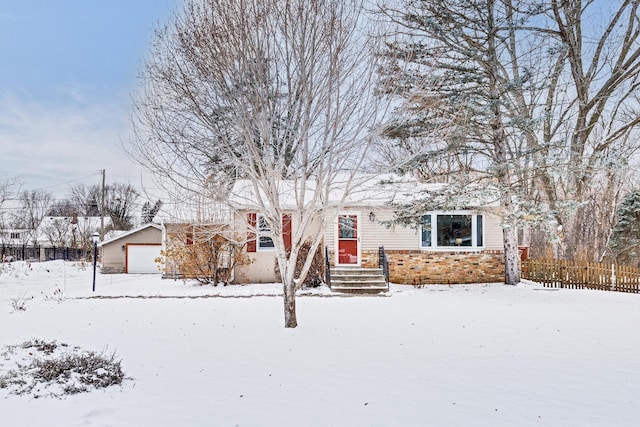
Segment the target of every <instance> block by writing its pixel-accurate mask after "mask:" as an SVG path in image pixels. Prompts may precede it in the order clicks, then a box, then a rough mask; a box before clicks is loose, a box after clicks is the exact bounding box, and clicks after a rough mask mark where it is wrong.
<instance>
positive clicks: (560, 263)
mask: <svg viewBox="0 0 640 427" xmlns="http://www.w3.org/2000/svg"><path fill="white" fill-rule="evenodd" d="M521 271H522V278H523V279H528V280H531V281H534V282H538V283H542V284H543V286H545V287H547V288H568V289H599V290H603V291H617V292H633V293H639V292H640V280H639V278H640V270H639V269H638V268H636V267H629V266H623V265H615V264H604V263H597V262H582V261H565V260H548V259H528V260H525V261H522V269H521Z"/></svg>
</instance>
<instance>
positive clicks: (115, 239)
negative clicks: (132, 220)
mask: <svg viewBox="0 0 640 427" xmlns="http://www.w3.org/2000/svg"><path fill="white" fill-rule="evenodd" d="M147 228H155V229H156V230H159V231H162V227H161V226H160V225H159V224H155V223H153V222H150V223H148V224H144V225H141V226H140V227H137V228H134V229H132V230H129V231H125V232H124V233H122V234H118V235H117V236H114V237H112V238H110V239H107V240H104V241H102V242H100V243H98V246H104V245H108V244H109V243H113V242H116V241H118V240H120V239H123V238H125V237H127V236H131V235H132V234H136V233H139V232H141V231H143V230H146V229H147Z"/></svg>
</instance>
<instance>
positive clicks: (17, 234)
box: [11, 231, 20, 239]
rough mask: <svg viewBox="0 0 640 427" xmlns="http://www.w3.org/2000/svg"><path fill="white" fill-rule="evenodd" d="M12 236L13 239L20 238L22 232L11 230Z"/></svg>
mask: <svg viewBox="0 0 640 427" xmlns="http://www.w3.org/2000/svg"><path fill="white" fill-rule="evenodd" d="M11 238H12V239H19V238H20V233H17V232H15V231H12V232H11Z"/></svg>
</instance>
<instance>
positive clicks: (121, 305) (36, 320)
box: [0, 261, 640, 426]
mask: <svg viewBox="0 0 640 427" xmlns="http://www.w3.org/2000/svg"><path fill="white" fill-rule="evenodd" d="M3 268H4V269H3V270H2V273H0V303H1V304H0V328H1V329H0V330H1V333H0V351H1V349H2V348H3V347H6V346H11V345H16V344H20V343H22V342H24V341H27V340H30V339H33V338H37V339H43V340H57V341H58V342H64V343H67V344H69V345H70V346H79V347H81V348H82V349H83V350H87V351H97V352H104V353H105V354H109V355H110V354H113V352H115V353H116V355H117V357H118V358H120V359H121V361H122V369H123V370H124V373H125V375H126V376H127V377H130V379H129V380H127V381H125V382H124V384H123V385H122V386H112V387H109V388H106V389H100V390H96V391H91V392H89V393H80V394H74V395H70V396H66V397H64V398H62V399H56V398H51V397H41V398H38V399H35V398H33V397H29V396H15V395H10V394H8V393H7V391H6V389H0V425H3V426H22V425H25V426H27V425H28V426H58V425H60V426H144V425H149V426H151V425H153V426H200V425H202V426H204V425H207V426H209V425H211V426H236V425H238V426H271V425H273V426H424V425H434V426H457V425H459V426H471V425H473V426H529V425H534V426H537V425H540V426H612V425H620V426H632V425H637V422H638V419H639V417H640V339H639V338H638V331H637V330H636V329H637V327H638V326H637V325H640V295H632V294H620V293H609V292H597V291H586V290H547V289H544V288H541V287H540V286H537V285H534V284H522V285H520V286H516V287H507V286H504V285H497V284H496V285H469V286H453V287H449V286H428V287H425V288H423V289H414V288H413V287H410V286H392V288H391V292H389V294H388V295H386V296H382V297H348V298H341V297H331V296H330V295H329V293H328V290H326V289H321V290H319V291H313V292H309V294H310V295H305V296H300V298H298V300H297V303H298V321H299V324H300V326H299V327H298V328H296V329H294V330H289V329H285V328H284V327H283V313H282V300H281V298H280V297H278V296H277V295H278V294H279V293H280V289H279V286H278V285H251V286H237V287H223V288H221V287H217V288H214V287H200V286H193V285H189V284H184V283H182V282H181V281H171V280H161V279H159V278H157V277H153V276H135V275H130V276H127V275H116V276H107V275H98V278H97V283H96V288H97V289H96V292H95V296H101V297H110V298H87V297H92V296H94V294H93V293H92V292H91V273H92V272H91V266H86V267H85V268H84V269H82V268H78V266H77V265H76V264H72V263H64V262H61V261H57V262H48V263H41V264H32V265H31V267H27V266H26V265H24V264H21V263H14V264H13V265H12V266H11V267H10V268H8V267H6V266H4V267H3ZM252 294H261V295H262V296H255V297H251V298H222V297H216V295H217V296H248V295H252ZM120 296H126V297H128V298H119V297H120ZM137 296H144V297H145V298H133V297H137ZM153 296H162V297H164V298H154V297H153ZM199 296H208V297H204V298H195V297H199ZM111 297H113V298H111ZM176 297H179V298H176ZM183 297H194V298H183ZM16 299H20V300H23V301H24V302H25V306H26V310H25V311H14V310H13V309H12V305H14V302H15V301H16ZM7 357H9V358H10V356H5V358H7ZM9 362H10V360H3V359H2V358H0V365H2V364H7V363H9ZM1 371H2V366H0V372H1Z"/></svg>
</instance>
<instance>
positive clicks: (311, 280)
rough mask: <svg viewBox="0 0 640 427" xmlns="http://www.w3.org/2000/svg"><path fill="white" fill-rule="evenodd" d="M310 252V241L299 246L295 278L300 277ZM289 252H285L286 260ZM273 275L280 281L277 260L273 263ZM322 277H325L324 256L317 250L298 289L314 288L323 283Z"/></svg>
mask: <svg viewBox="0 0 640 427" xmlns="http://www.w3.org/2000/svg"><path fill="white" fill-rule="evenodd" d="M310 250H311V241H310V240H307V241H305V242H304V243H303V244H302V245H301V246H300V251H299V252H298V259H297V261H296V271H295V277H296V278H297V277H299V276H300V272H301V271H302V266H303V265H304V263H305V261H306V260H307V256H308V255H309V251H310ZM289 254H290V251H287V258H288V257H289ZM274 271H275V273H276V275H277V276H278V278H279V279H280V280H282V276H280V266H279V265H278V260H277V259H276V261H275V270H274ZM324 275H325V262H324V256H323V254H322V250H321V249H320V248H318V249H317V250H316V253H315V254H313V261H312V262H311V266H310V267H309V271H308V272H307V276H306V277H305V278H304V281H303V282H302V283H299V284H298V286H299V287H307V288H315V287H318V286H320V285H322V284H323V283H324Z"/></svg>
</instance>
